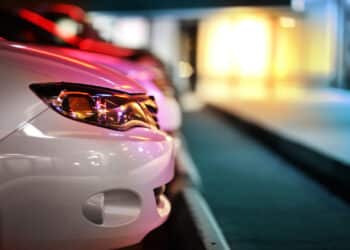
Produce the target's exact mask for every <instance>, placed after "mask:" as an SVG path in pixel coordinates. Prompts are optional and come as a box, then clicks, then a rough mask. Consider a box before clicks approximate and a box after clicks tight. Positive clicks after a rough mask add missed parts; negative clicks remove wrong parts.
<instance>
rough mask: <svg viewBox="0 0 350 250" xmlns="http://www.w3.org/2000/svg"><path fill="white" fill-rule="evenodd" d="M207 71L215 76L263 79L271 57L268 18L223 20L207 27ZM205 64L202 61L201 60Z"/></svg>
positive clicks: (248, 17) (205, 51)
mask: <svg viewBox="0 0 350 250" xmlns="http://www.w3.org/2000/svg"><path fill="white" fill-rule="evenodd" d="M204 26H206V30H204V29H203V30H202V31H201V34H202V37H205V38H204V39H205V46H203V45H202V50H203V54H204V60H203V61H204V63H203V64H204V65H203V66H204V67H205V70H207V71H209V72H210V73H211V74H213V75H219V76H221V77H222V76H225V75H226V76H230V75H231V76H232V75H235V76H239V77H242V76H243V77H262V76H265V75H266V74H267V71H268V66H269V55H270V25H269V22H268V21H267V20H266V18H264V17H256V16H242V17H236V18H232V19H230V18H219V19H217V20H214V21H213V22H209V23H207V24H204ZM200 61H202V60H200Z"/></svg>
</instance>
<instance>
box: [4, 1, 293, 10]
mask: <svg viewBox="0 0 350 250" xmlns="http://www.w3.org/2000/svg"><path fill="white" fill-rule="evenodd" d="M290 1H291V0H68V1H62V0H46V1H45V0H39V1H38V0H17V1H16V0H0V6H1V7H4V8H18V7H30V6H35V5H37V4H38V3H46V2H48V3H51V2H64V3H74V4H77V5H79V6H81V7H83V8H84V9H87V10H101V11H145V10H146V11H148V10H149V11H151V10H162V9H184V8H207V7H226V6H289V5H290Z"/></svg>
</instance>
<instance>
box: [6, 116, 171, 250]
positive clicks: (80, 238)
mask: <svg viewBox="0 0 350 250" xmlns="http://www.w3.org/2000/svg"><path fill="white" fill-rule="evenodd" d="M0 150H1V151H0V152H1V155H0V156H1V157H0V165H1V168H0V172H1V174H0V176H1V177H0V199H1V200H2V203H1V207H0V219H1V221H0V223H1V228H2V232H1V233H2V244H3V245H2V249H36V250H38V249H45V250H48V249H54V250H55V249H57V250H58V249H60V250H62V249H65V250H69V249H72V250H73V249H74V250H76V249H84V250H86V249H91V250H92V249H93V250H98V249H112V248H119V247H124V246H128V245H131V244H135V243H138V242H139V241H141V240H142V238H143V237H144V236H145V235H146V234H147V233H149V232H150V231H151V230H152V229H154V228H156V227H157V226H159V225H161V224H162V223H163V222H164V221H165V220H166V218H167V217H168V215H169V212H170V203H169V201H168V200H167V199H166V197H165V196H163V195H161V196H160V197H159V199H158V201H159V202H156V197H155V194H154V190H155V189H156V188H158V187H160V186H162V185H164V184H166V183H168V182H169V181H170V180H171V179H172V178H173V175H174V143H173V140H172V139H171V138H170V137H169V136H167V135H166V134H163V133H162V132H159V131H156V130H149V129H143V128H136V129H132V130H130V131H127V132H118V131H112V130H108V129H104V128H98V127H94V126H90V125H86V124H83V123H79V122H75V121H71V120H69V119H66V118H64V117H61V116H59V115H57V114H56V113H54V112H53V111H51V110H47V111H45V112H44V113H43V114H41V115H40V116H39V117H37V118H36V119H35V120H33V121H32V122H31V123H27V124H26V125H24V126H23V127H22V128H21V129H20V130H18V131H17V132H16V133H14V134H12V135H11V136H9V137H7V138H6V139H5V140H3V141H2V142H1V143H0Z"/></svg>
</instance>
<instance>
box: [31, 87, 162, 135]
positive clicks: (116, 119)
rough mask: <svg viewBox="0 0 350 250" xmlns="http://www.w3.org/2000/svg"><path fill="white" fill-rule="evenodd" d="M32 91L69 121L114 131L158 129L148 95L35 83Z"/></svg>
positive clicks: (155, 106) (155, 107)
mask: <svg viewBox="0 0 350 250" xmlns="http://www.w3.org/2000/svg"><path fill="white" fill-rule="evenodd" d="M30 89H31V90H32V91H33V92H34V93H36V94H37V95H38V96H39V97H40V99H42V100H43V101H44V102H45V103H46V104H47V105H48V106H50V107H51V108H53V109H54V110H55V111H57V112H58V113H59V114H61V115H63V116H65V117H68V118H70V119H73V120H76V121H80V122H85V123H89V124H92V125H96V126H100V127H105V128H110V129H114V130H121V131H124V130H127V129H130V128H133V127H148V128H152V127H153V128H159V126H158V123H157V117H156V113H157V105H156V103H155V101H154V98H152V97H149V96H147V95H142V94H141V95H139V94H127V93H124V92H119V91H117V90H112V89H108V88H102V87H95V86H90V85H84V84H77V83H64V82H61V83H35V84H31V85H30Z"/></svg>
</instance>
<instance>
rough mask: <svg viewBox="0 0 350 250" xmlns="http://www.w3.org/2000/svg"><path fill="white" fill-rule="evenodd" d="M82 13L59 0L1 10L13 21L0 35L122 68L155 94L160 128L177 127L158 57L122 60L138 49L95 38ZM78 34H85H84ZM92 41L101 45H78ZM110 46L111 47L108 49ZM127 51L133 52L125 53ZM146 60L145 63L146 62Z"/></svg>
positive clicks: (173, 102)
mask: <svg viewBox="0 0 350 250" xmlns="http://www.w3.org/2000/svg"><path fill="white" fill-rule="evenodd" d="M84 15H85V14H84V12H83V11H82V10H81V9H80V8H78V7H75V6H71V5H60V4H58V5H48V6H47V7H45V8H44V7H42V8H40V14H38V13H36V12H34V11H32V10H27V9H20V10H18V11H12V12H10V11H3V13H2V15H0V22H2V23H4V22H6V23H12V24H13V26H11V27H8V26H1V27H0V36H2V37H4V38H6V39H9V40H12V41H19V42H30V43H36V44H44V45H55V46H60V47H62V48H58V47H51V48H49V49H50V50H52V51H55V52H58V53H63V54H65V55H68V56H73V57H76V58H78V59H81V60H87V61H90V62H94V63H99V64H103V65H104V66H108V67H110V68H113V69H114V70H119V71H121V72H123V73H124V74H126V75H127V76H128V77H131V78H133V79H134V80H136V81H138V82H139V83H140V84H142V85H144V87H145V88H146V89H147V91H148V93H149V94H150V95H154V96H155V98H156V101H157V102H158V103H159V114H158V116H159V122H160V126H161V128H162V129H163V130H165V131H168V132H174V131H177V130H178V129H179V128H180V126H181V112H180V107H179V104H178V103H177V101H176V99H175V96H174V90H173V88H172V86H171V83H170V80H169V77H168V76H167V74H166V71H165V69H164V68H162V65H161V63H160V62H159V63H157V62H158V61H157V60H158V59H156V58H155V57H152V56H151V54H149V56H148V54H144V55H145V57H139V58H138V59H137V64H136V63H133V62H130V61H126V60H123V59H122V58H128V59H133V60H135V55H136V54H137V53H138V52H136V50H128V49H126V50H123V48H119V47H116V46H114V45H112V44H109V43H106V42H100V41H97V40H95V39H93V38H98V35H97V34H96V32H93V31H91V30H93V29H92V27H91V26H90V25H89V24H88V23H86V22H84V21H83V20H84V19H83V17H84ZM71 18H74V19H71ZM67 20H70V21H71V22H72V23H73V24H66V25H68V27H75V28H72V30H73V31H71V32H69V30H70V29H69V28H67V27H66V28H65V29H64V28H60V27H61V26H60V25H62V23H65V22H67V23H69V22H70V21H67ZM75 22H76V23H75ZM78 22H79V23H78ZM79 27H80V28H79ZM67 30H68V33H67ZM80 36H87V38H82V37H80ZM86 39H88V40H86ZM91 39H93V40H91ZM92 41H93V43H94V42H96V44H99V45H102V44H103V46H102V47H100V46H99V45H96V46H95V47H94V48H95V49H91V48H90V47H89V48H90V49H87V48H86V47H84V46H82V45H81V44H84V43H88V44H90V45H91V44H92V43H90V42H92ZM68 48H71V49H68ZM73 48H75V50H74V49H73ZM106 48H108V49H106ZM76 49H80V50H81V51H78V50H76ZM110 49H111V51H109V50H110ZM83 51H84V52H85V53H84V52H83ZM92 51H94V52H96V53H93V52H92ZM87 52H90V53H87ZM129 52H130V53H134V54H133V55H131V54H130V55H129V56H126V55H127V54H128V53H129ZM147 58H149V59H152V58H153V59H152V60H149V59H147ZM146 61H147V63H145V62H146Z"/></svg>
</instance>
